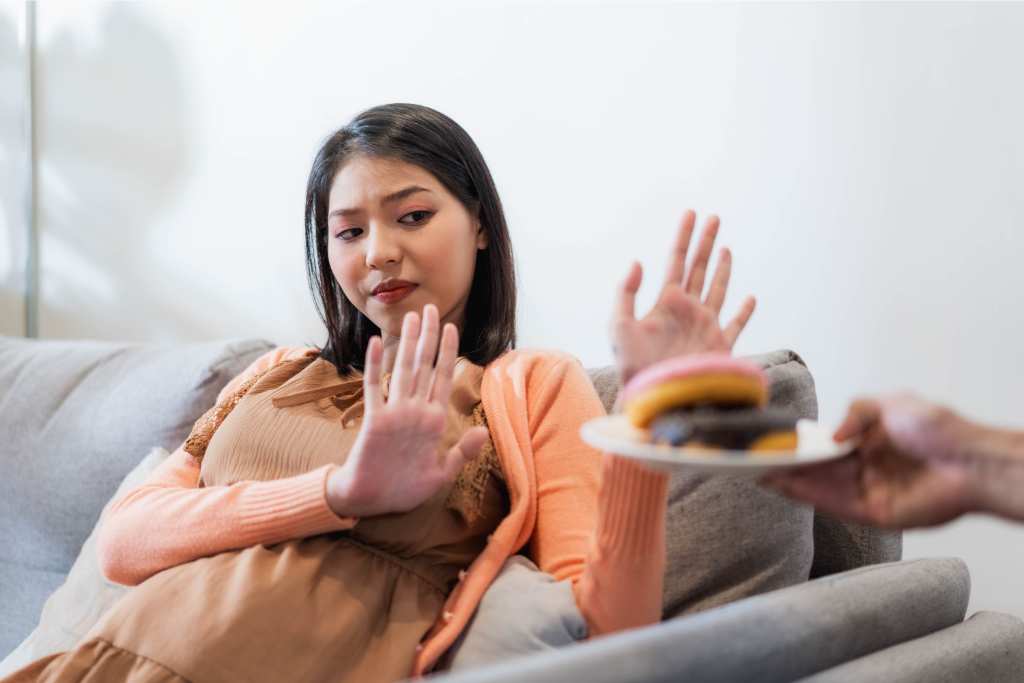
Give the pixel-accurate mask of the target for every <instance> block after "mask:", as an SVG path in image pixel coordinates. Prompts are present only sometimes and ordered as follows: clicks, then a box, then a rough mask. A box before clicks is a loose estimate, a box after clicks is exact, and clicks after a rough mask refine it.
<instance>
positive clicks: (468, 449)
mask: <svg viewBox="0 0 1024 683" xmlns="http://www.w3.org/2000/svg"><path fill="white" fill-rule="evenodd" d="M488 436H489V434H488V432H487V429H486V428H485V427H473V428H472V429H469V430H467V431H466V433H465V434H463V435H462V438H461V439H459V442H458V443H457V444H455V445H454V446H452V448H451V450H449V451H448V457H447V458H445V459H444V469H445V475H446V476H447V477H448V479H454V478H455V476H456V475H457V474H458V473H459V470H461V469H462V468H463V466H464V465H465V464H466V463H467V462H469V461H470V460H472V459H474V458H475V457H477V456H478V455H480V451H482V450H483V447H484V444H485V443H487V438H488Z"/></svg>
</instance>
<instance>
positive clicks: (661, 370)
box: [622, 353, 768, 405]
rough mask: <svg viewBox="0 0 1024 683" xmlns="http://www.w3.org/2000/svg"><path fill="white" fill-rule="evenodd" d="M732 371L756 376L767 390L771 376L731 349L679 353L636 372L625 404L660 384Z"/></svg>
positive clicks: (624, 394)
mask: <svg viewBox="0 0 1024 683" xmlns="http://www.w3.org/2000/svg"><path fill="white" fill-rule="evenodd" d="M710 374H729V375H739V376H743V377H749V378H751V379H756V380H757V381H758V382H760V383H761V387H762V389H763V390H764V391H765V393H767V391H768V379H767V378H766V377H765V374H764V371H763V370H761V368H759V367H758V366H757V365H755V364H754V363H751V362H750V361H748V360H743V359H742V358H736V357H735V356H732V355H730V354H728V353H700V354H693V355H690V356H677V357H675V358H669V359H667V360H663V361H661V362H659V363H655V364H654V365H651V366H649V367H647V368H645V369H644V370H641V371H640V372H639V373H637V374H636V375H635V376H634V377H633V379H631V380H630V381H629V382H628V383H627V384H626V386H625V387H623V389H622V402H623V405H625V404H627V403H629V402H630V401H631V400H633V399H634V398H636V397H637V396H638V395H640V394H642V393H644V392H645V391H647V390H648V389H650V388H652V387H655V386H657V385H659V384H662V383H664V382H667V381H669V380H674V379H683V378H687V377H696V376H699V375H710Z"/></svg>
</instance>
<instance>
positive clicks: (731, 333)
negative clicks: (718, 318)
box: [722, 296, 757, 349]
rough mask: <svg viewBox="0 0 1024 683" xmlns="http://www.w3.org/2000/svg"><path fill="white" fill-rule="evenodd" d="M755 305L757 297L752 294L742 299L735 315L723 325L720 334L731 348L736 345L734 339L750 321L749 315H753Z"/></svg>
mask: <svg viewBox="0 0 1024 683" xmlns="http://www.w3.org/2000/svg"><path fill="white" fill-rule="evenodd" d="M756 307H757V299H755V298H754V297H752V296H748V297H747V298H746V299H744V300H743V304H742V305H741V306H740V310H739V312H738V313H736V317H734V318H733V319H732V321H731V322H730V323H729V324H728V325H726V326H725V329H724V330H722V336H724V337H725V341H726V343H727V344H728V345H729V348H730V349H731V348H732V347H733V346H735V345H736V340H737V339H739V336H740V334H742V333H743V329H744V328H745V327H746V326H747V323H748V322H750V316H752V315H754V309H755V308H756Z"/></svg>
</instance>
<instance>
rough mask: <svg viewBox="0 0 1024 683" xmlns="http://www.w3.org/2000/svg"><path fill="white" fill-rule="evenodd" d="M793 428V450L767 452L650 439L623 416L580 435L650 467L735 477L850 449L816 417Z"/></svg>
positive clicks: (608, 419)
mask: <svg viewBox="0 0 1024 683" xmlns="http://www.w3.org/2000/svg"><path fill="white" fill-rule="evenodd" d="M796 430H797V448H796V450H795V451H773V452H772V453H771V454H766V453H759V454H754V453H753V452H751V451H725V450H722V451H706V450H700V449H696V448H674V447H672V446H666V445H662V444H653V443H650V442H649V441H648V440H647V438H648V437H647V432H645V431H644V430H642V429H637V428H636V427H634V426H633V425H631V424H630V423H629V420H628V419H627V418H626V416H625V415H608V416H606V417H599V418H595V419H593V420H590V421H589V422H587V423H586V424H584V425H583V427H582V428H581V429H580V434H581V435H582V437H583V440H584V441H586V442H587V443H588V444H590V445H591V446H593V447H594V448H599V449H601V450H603V451H608V452H609V453H615V454H616V455H621V456H625V457H629V458H636V459H637V460H642V461H643V462H644V464H646V465H648V466H651V467H657V468H659V469H667V470H687V471H691V472H701V473H704V474H729V475H732V476H738V477H756V476H760V475H762V474H765V473H767V472H769V471H772V470H780V469H786V468H790V467H800V466H803V465H810V464H812V463H817V462H825V461H826V460H835V459H836V458H841V457H843V456H844V455H846V454H847V453H849V452H850V451H851V450H853V445H854V444H853V443H852V442H850V441H845V442H843V443H836V442H835V441H833V440H832V433H833V430H832V429H830V428H828V427H826V426H824V425H821V424H818V423H817V422H815V421H814V420H800V421H799V422H797V425H796Z"/></svg>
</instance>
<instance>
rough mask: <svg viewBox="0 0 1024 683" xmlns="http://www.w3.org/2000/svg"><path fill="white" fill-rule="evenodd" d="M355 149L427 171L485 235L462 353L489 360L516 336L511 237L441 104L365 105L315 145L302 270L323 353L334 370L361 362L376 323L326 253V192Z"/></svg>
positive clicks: (470, 149)
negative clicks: (323, 336)
mask: <svg viewBox="0 0 1024 683" xmlns="http://www.w3.org/2000/svg"><path fill="white" fill-rule="evenodd" d="M357 154H363V155H367V156H372V157H379V158H387V159H397V160H400V161H404V162H407V163H410V164H415V165H416V166H419V167H420V168H422V169H424V170H426V171H428V172H430V173H431V174H433V175H434V177H435V178H437V179H438V181H440V183H441V184H442V185H444V187H445V188H446V189H447V190H448V191H449V192H451V193H452V194H453V195H454V196H455V197H456V198H457V199H458V200H459V201H460V202H462V205H463V206H465V207H466V210H467V211H469V213H470V214H473V215H475V216H476V217H477V218H478V219H479V221H480V226H481V228H482V229H483V230H484V231H485V233H486V235H487V248H486V249H483V250H479V251H477V254H476V270H475V272H474V275H473V283H472V284H471V286H470V290H469V298H468V300H467V301H466V312H465V313H466V318H465V324H464V325H463V329H462V333H461V335H460V338H459V355H461V356H465V357H466V358H468V359H469V360H471V361H473V362H474V363H476V364H478V365H486V364H487V363H490V362H491V361H493V360H494V359H496V358H497V357H498V356H500V355H501V354H503V353H504V352H505V351H507V350H509V349H511V348H514V347H515V341H516V280H515V267H514V265H513V259H512V243H511V240H510V239H509V235H508V225H507V223H506V222H505V213H504V211H503V210H502V208H501V199H500V198H499V197H498V190H497V188H495V186H494V180H493V179H492V178H491V172H490V171H489V170H488V169H487V164H486V163H485V162H484V158H483V155H482V154H480V150H479V149H477V146H476V144H475V143H474V142H473V139H472V138H470V137H469V134H468V133H466V131H465V130H463V129H462V127H461V126H459V124H457V123H456V122H455V121H453V120H451V119H450V118H448V117H447V116H445V115H444V114H442V113H441V112H438V111H435V110H433V109H430V108H429V107H424V106H421V105H416V104H385V105H382V106H379V107H373V108H372V109H367V110H366V111H364V112H363V113H361V114H359V115H358V116H356V117H355V118H354V119H352V121H351V122H349V123H348V125H346V126H345V127H343V128H341V129H340V130H338V131H337V132H335V133H334V134H333V135H331V136H330V137H329V138H328V139H327V141H326V142H325V143H324V144H323V146H322V147H321V148H320V151H318V152H317V154H316V158H315V159H314V160H313V168H312V169H311V170H310V172H309V181H308V182H307V183H306V274H307V276H308V278H309V287H310V290H311V291H312V293H313V299H314V302H315V303H316V307H317V312H318V313H319V314H320V318H321V320H323V321H324V325H326V326H327V343H326V345H325V346H324V348H323V349H321V355H322V357H323V358H325V359H326V360H328V361H330V362H332V363H333V364H334V365H335V366H336V367H337V368H338V370H339V372H348V371H352V370H362V369H363V364H364V362H365V358H366V346H367V344H368V343H369V341H370V338H371V337H372V336H373V335H375V334H379V333H380V330H379V329H378V327H377V326H376V325H374V324H373V322H371V321H370V319H369V318H367V317H366V316H365V315H363V314H362V313H360V312H359V309H357V308H356V307H355V306H354V305H353V304H352V302H350V301H349V300H348V298H347V297H346V296H345V294H344V293H343V292H342V291H341V287H340V286H339V285H338V283H337V281H336V280H335V279H334V274H333V273H332V272H331V266H330V263H329V262H328V260H327V199H328V195H329V193H330V190H331V184H332V183H333V182H334V176H335V175H336V174H337V172H338V170H339V169H340V168H341V167H342V165H343V164H344V163H345V162H346V161H347V160H348V159H350V158H351V157H352V156H354V155H357Z"/></svg>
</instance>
